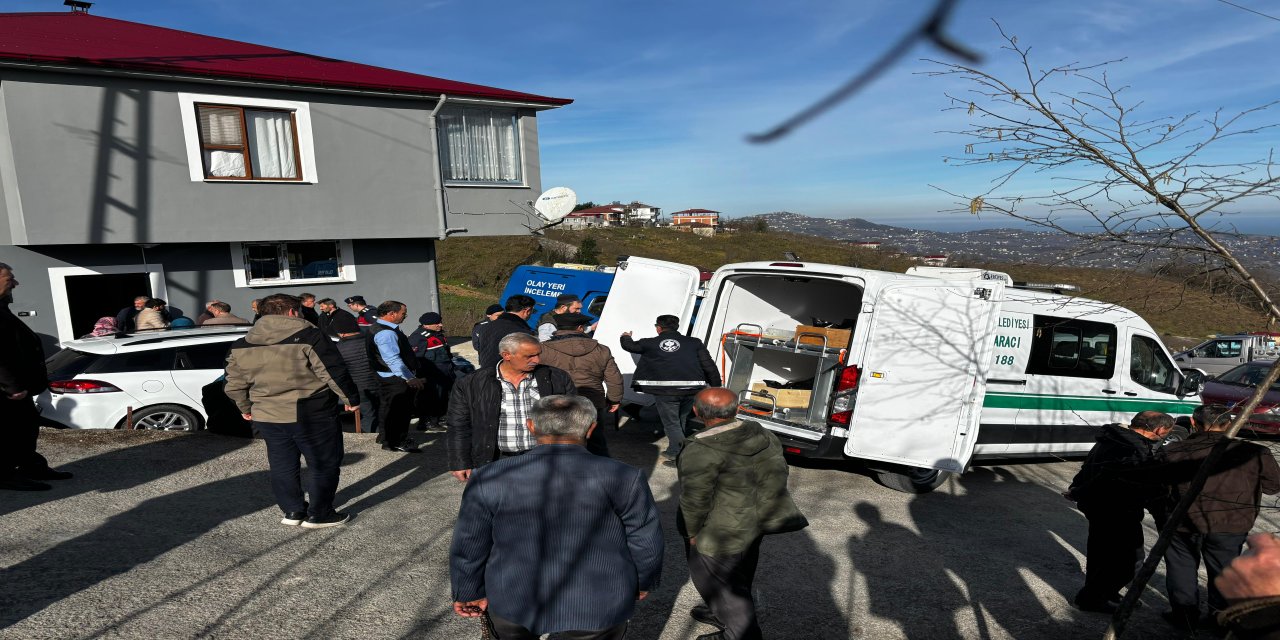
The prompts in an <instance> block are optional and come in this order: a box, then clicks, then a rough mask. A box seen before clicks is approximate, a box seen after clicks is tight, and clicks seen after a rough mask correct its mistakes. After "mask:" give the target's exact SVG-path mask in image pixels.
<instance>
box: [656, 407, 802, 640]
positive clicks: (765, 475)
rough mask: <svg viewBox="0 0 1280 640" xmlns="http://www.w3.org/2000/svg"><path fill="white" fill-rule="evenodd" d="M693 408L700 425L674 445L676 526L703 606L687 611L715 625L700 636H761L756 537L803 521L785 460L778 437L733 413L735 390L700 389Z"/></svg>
mask: <svg viewBox="0 0 1280 640" xmlns="http://www.w3.org/2000/svg"><path fill="white" fill-rule="evenodd" d="M693 411H694V413H695V414H696V415H697V416H698V417H699V418H701V419H702V423H703V424H704V425H706V428H705V429H703V430H702V431H700V432H698V433H697V434H695V435H694V436H693V437H691V438H689V440H688V441H687V442H686V443H685V446H684V448H683V449H681V451H680V457H679V459H678V460H679V468H680V511H679V513H678V514H677V518H676V527H677V529H679V531H680V535H682V536H684V538H685V540H687V541H688V550H689V577H690V579H692V580H693V586H694V587H695V588H696V589H697V590H698V594H699V595H701V596H702V599H703V600H704V601H706V603H707V606H701V605H700V606H697V607H694V608H693V609H692V610H691V611H690V612H689V615H691V616H693V619H695V620H697V621H698V622H702V623H704V624H709V625H712V626H715V627H719V630H718V631H716V632H714V633H708V634H703V635H700V636H698V640H724V639H733V640H759V638H760V637H761V635H760V625H759V623H758V622H757V620H756V608H755V602H754V601H753V600H752V599H751V585H752V582H753V581H754V580H755V573H756V564H757V562H758V561H759V559H760V541H761V540H762V539H763V538H764V536H766V535H769V534H774V533H786V532H788V531H798V530H800V529H803V528H804V527H806V526H808V525H809V521H808V520H806V519H805V517H804V515H803V514H801V513H800V510H799V509H798V508H796V504H795V502H793V501H792V500H791V495H790V494H789V493H787V461H786V459H785V458H783V457H782V444H781V443H780V442H778V437H777V436H775V435H773V434H772V433H770V432H769V431H767V430H766V429H765V428H764V427H762V426H760V424H759V423H757V422H753V421H750V420H739V419H738V418H737V413H738V397H737V396H736V395H735V394H734V393H733V392H732V391H730V390H728V389H724V388H721V387H714V388H710V389H703V390H702V391H700V392H698V394H697V395H696V396H694V399H693Z"/></svg>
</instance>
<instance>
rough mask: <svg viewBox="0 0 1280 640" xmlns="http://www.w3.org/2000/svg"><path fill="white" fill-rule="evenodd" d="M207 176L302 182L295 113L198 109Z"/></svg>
mask: <svg viewBox="0 0 1280 640" xmlns="http://www.w3.org/2000/svg"><path fill="white" fill-rule="evenodd" d="M196 121H197V122H198V123H199V124H200V150H201V158H202V159H203V160H204V177H206V178H209V179H215V180H299V179H301V177H302V176H301V175H300V174H299V172H298V145H297V141H298V127H297V123H295V122H294V118H293V112H292V111H284V110H278V109H247V108H245V107H237V106H230V105H212V104H199V105H196Z"/></svg>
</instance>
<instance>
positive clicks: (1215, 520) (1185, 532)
mask: <svg viewBox="0 0 1280 640" xmlns="http://www.w3.org/2000/svg"><path fill="white" fill-rule="evenodd" d="M1191 426H1192V427H1194V429H1195V433H1192V434H1191V436H1190V437H1188V438H1187V439H1186V440H1183V441H1182V442H1175V443H1173V444H1170V445H1169V446H1167V447H1165V448H1164V450H1163V451H1162V452H1161V454H1160V461H1161V462H1162V463H1164V464H1163V465H1162V469H1161V472H1162V474H1164V475H1165V476H1166V477H1167V476H1169V475H1170V474H1172V479H1173V481H1174V483H1176V484H1174V486H1173V494H1172V495H1171V496H1170V500H1171V501H1176V500H1178V499H1179V498H1180V497H1181V496H1182V495H1183V494H1185V493H1186V492H1187V489H1188V487H1190V485H1191V479H1192V478H1193V477H1194V476H1195V474H1196V471H1197V470H1198V469H1199V468H1200V466H1201V465H1202V464H1203V463H1204V460H1205V458H1207V457H1209V453H1210V451H1212V450H1213V449H1214V448H1215V447H1220V448H1222V449H1224V451H1223V452H1222V457H1221V458H1219V459H1218V462H1217V464H1216V465H1215V466H1214V467H1213V470H1212V472H1211V473H1210V475H1209V478H1208V480H1207V481H1205V484H1204V488H1203V489H1202V490H1201V491H1200V494H1199V495H1197V496H1196V498H1195V501H1194V502H1192V503H1191V508H1190V509H1188V510H1187V517H1186V518H1184V519H1183V520H1182V521H1181V522H1180V523H1179V524H1178V530H1177V531H1176V532H1175V533H1174V536H1173V540H1171V541H1170V543H1169V549H1168V550H1167V551H1165V554H1164V567H1165V589H1166V590H1167V591H1168V593H1169V605H1170V606H1172V607H1173V609H1172V611H1169V612H1167V613H1166V614H1164V617H1165V619H1166V620H1167V621H1169V623H1170V624H1172V625H1174V626H1175V627H1179V628H1182V629H1193V628H1195V626H1196V625H1197V624H1199V622H1200V585H1199V577H1198V573H1199V571H1200V559H1201V558H1204V564H1205V569H1206V570H1207V571H1208V574H1209V594H1208V605H1209V615H1210V616H1211V617H1216V616H1217V614H1218V613H1219V612H1221V611H1222V610H1224V609H1226V608H1227V601H1226V598H1224V597H1223V596H1222V593H1220V592H1219V591H1218V587H1217V586H1216V585H1214V580H1216V579H1217V577H1218V575H1219V574H1221V573H1222V570H1223V569H1224V568H1225V567H1226V566H1227V565H1228V564H1229V563H1230V562H1231V561H1232V560H1234V559H1235V558H1236V557H1237V556H1239V555H1240V552H1241V550H1242V549H1243V548H1244V541H1245V538H1247V537H1248V535H1249V531H1250V530H1251V529H1253V524H1254V522H1255V521H1256V520H1257V519H1258V507H1259V503H1260V501H1261V498H1262V494H1264V493H1265V494H1268V495H1274V494H1276V493H1277V492H1280V466H1277V465H1276V459H1275V457H1274V456H1273V455H1271V450H1270V449H1268V448H1266V447H1264V446H1262V445H1260V444H1255V443H1252V442H1246V441H1244V440H1235V439H1231V438H1228V437H1227V436H1226V431H1227V429H1228V428H1229V427H1230V426H1231V411H1230V410H1229V409H1228V408H1227V407H1225V406H1223V405H1212V404H1210V405H1203V406H1200V407H1197V408H1196V410H1195V412H1194V413H1192V414H1191Z"/></svg>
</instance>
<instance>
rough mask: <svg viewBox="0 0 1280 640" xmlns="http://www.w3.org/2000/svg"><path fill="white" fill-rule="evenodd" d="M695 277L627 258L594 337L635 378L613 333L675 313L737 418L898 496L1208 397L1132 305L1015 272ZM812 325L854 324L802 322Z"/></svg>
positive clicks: (1184, 409) (757, 272) (1074, 448)
mask: <svg viewBox="0 0 1280 640" xmlns="http://www.w3.org/2000/svg"><path fill="white" fill-rule="evenodd" d="M698 286H699V278H698V270H697V269H696V268H694V267H691V266H687V265H681V264H675V263H670V262H661V261H656V260H649V259H645V258H635V257H632V258H628V259H626V260H623V261H622V262H620V263H619V265H618V271H617V273H616V276H615V279H614V282H613V287H612V289H611V290H610V293H609V304H608V305H607V306H606V307H605V309H604V313H603V314H602V315H601V317H600V324H599V326H598V328H597V330H596V334H595V335H596V338H597V339H598V340H600V341H601V342H602V343H604V344H606V345H608V346H609V347H610V348H612V349H613V352H614V357H615V359H616V360H617V361H618V364H619V367H620V368H621V369H622V371H623V373H624V374H630V373H631V372H632V371H633V370H634V368H635V363H634V357H633V356H632V355H631V354H629V353H627V352H625V351H623V350H622V349H621V347H620V345H619V344H618V336H619V335H620V334H621V333H622V332H624V331H633V332H634V335H635V337H637V338H640V337H644V336H651V335H654V334H653V331H654V329H653V318H655V317H656V316H658V315H659V314H664V313H669V314H672V315H678V316H680V317H681V318H682V319H683V320H684V321H685V323H686V324H685V326H689V327H690V329H689V335H692V336H694V337H697V338H700V339H701V340H702V341H703V342H705V343H706V344H707V348H708V350H709V351H710V352H711V355H712V357H713V358H714V359H715V361H716V363H717V364H718V365H719V366H720V368H721V372H722V375H723V377H724V379H725V386H727V387H728V388H730V389H732V390H733V391H735V392H738V393H739V394H740V398H741V400H742V403H741V406H740V410H739V413H740V415H741V416H742V417H744V418H750V419H753V420H756V421H758V422H760V424H762V425H764V426H765V427H766V428H768V429H769V430H771V431H773V432H774V433H775V434H777V435H778V437H779V438H780V439H781V440H782V442H783V445H784V447H785V448H786V450H787V452H788V453H790V454H792V455H795V456H804V457H817V458H853V459H858V460H861V461H864V462H865V463H866V464H867V465H868V466H869V467H870V468H872V469H874V470H876V471H877V472H878V475H879V478H880V480H881V482H883V483H884V484H886V485H887V486H890V487H893V488H895V489H899V490H903V491H910V492H924V491H930V490H932V489H933V488H935V487H937V486H938V485H940V484H941V483H942V482H943V480H945V475H946V473H945V472H951V473H959V472H962V471H964V469H965V468H966V467H967V466H968V465H969V463H970V461H971V460H973V459H974V458H975V457H976V458H1004V457H1014V456H1048V455H1064V454H1083V453H1085V452H1087V451H1088V450H1089V449H1090V448H1091V447H1092V446H1093V444H1094V442H1095V436H1096V435H1097V432H1098V429H1099V427H1101V426H1102V425H1104V424H1107V423H1111V422H1125V423H1127V422H1128V421H1129V420H1130V419H1131V418H1132V417H1133V415H1134V414H1135V413H1137V412H1139V411H1143V410H1146V409H1155V410H1159V411H1164V412H1167V413H1170V414H1173V415H1179V416H1183V415H1187V414H1189V413H1190V412H1191V411H1192V410H1193V409H1194V408H1195V407H1196V406H1198V405H1199V397H1198V396H1197V395H1196V394H1197V393H1198V391H1199V383H1200V381H1199V379H1198V376H1195V375H1188V376H1184V375H1183V374H1182V373H1181V372H1180V371H1179V370H1178V368H1177V367H1176V366H1174V364H1173V360H1172V359H1171V358H1170V356H1169V354H1168V352H1167V351H1166V350H1165V348H1164V346H1163V345H1162V344H1161V343H1160V340H1159V339H1158V338H1157V337H1156V333H1155V331H1153V330H1152V329H1151V327H1150V325H1148V324H1147V323H1146V322H1145V321H1144V320H1143V319H1142V318H1141V317H1139V316H1138V315H1137V314H1135V313H1133V312H1132V311H1129V310H1128V309H1125V308H1123V307H1119V306H1116V305H1113V304H1108V303H1104V302H1098V301H1095V300H1088V299H1085V298H1079V297H1071V296H1066V295H1062V294H1061V293H1057V292H1054V291H1044V290H1033V289H1026V288H1019V286H1018V285H1016V284H1015V283H1014V282H1013V280H1012V278H1010V277H1009V276H1008V275H1007V274H1004V273H999V272H995V271H983V270H979V269H947V268H929V267H914V268H912V269H910V270H908V272H907V273H905V274H902V273H888V272H883V271H871V270H867V269H858V268H854V267H844V266H837V265H826V264H811V263H802V262H753V263H743V264H731V265H726V266H724V267H721V268H720V269H719V270H718V271H716V272H715V275H714V276H713V277H712V279H711V280H710V282H709V283H708V284H707V286H706V288H705V289H703V290H701V291H700V290H699V288H698ZM1047 288H1050V289H1054V290H1057V291H1061V290H1063V289H1064V288H1066V285H1047ZM695 309H696V310H697V313H696V319H695V318H694V315H695V314H694V312H695ZM824 321H825V322H824ZM690 322H692V324H691V325H690V324H689V323H690ZM818 324H834V325H836V326H844V327H847V328H848V331H844V332H842V331H840V330H832V329H817V328H814V329H802V330H800V333H799V334H797V333H796V332H797V330H798V329H800V325H810V326H812V325H818ZM627 377H629V376H627ZM1184 378H1185V379H1184ZM806 391H807V393H806Z"/></svg>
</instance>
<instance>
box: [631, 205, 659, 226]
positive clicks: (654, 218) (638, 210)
mask: <svg viewBox="0 0 1280 640" xmlns="http://www.w3.org/2000/svg"><path fill="white" fill-rule="evenodd" d="M625 214H626V222H627V223H631V224H640V225H644V226H647V227H651V226H653V225H656V224H658V221H659V220H660V219H661V218H662V209H660V208H658V207H655V206H653V205H648V204H645V203H643V202H632V203H631V204H629V205H627V207H626V211H625Z"/></svg>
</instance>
